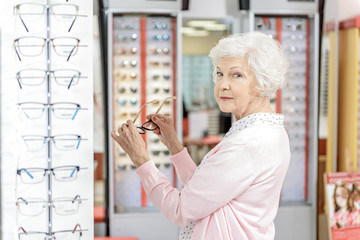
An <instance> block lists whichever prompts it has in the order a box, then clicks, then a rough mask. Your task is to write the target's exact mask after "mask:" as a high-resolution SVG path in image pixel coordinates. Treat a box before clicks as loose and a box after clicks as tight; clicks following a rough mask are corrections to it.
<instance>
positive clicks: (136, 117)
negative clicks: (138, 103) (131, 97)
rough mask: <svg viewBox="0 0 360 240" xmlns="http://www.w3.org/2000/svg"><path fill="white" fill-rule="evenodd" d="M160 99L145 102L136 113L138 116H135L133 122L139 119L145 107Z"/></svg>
mask: <svg viewBox="0 0 360 240" xmlns="http://www.w3.org/2000/svg"><path fill="white" fill-rule="evenodd" d="M158 101H159V100H152V101H150V102H147V103H145V104H144V105H143V106H142V107H141V108H140V110H139V112H138V113H137V114H136V116H135V118H134V120H133V123H135V122H136V120H137V119H138V117H139V116H140V113H141V111H142V110H143V108H144V107H145V106H146V105H147V104H150V103H156V102H158Z"/></svg>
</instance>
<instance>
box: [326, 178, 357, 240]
mask: <svg viewBox="0 0 360 240" xmlns="http://www.w3.org/2000/svg"><path fill="white" fill-rule="evenodd" d="M324 177H325V194H326V201H327V206H328V226H329V236H330V237H331V239H332V240H355V239H359V236H360V172H351V173H350V172H338V173H326V174H325V175H324Z"/></svg>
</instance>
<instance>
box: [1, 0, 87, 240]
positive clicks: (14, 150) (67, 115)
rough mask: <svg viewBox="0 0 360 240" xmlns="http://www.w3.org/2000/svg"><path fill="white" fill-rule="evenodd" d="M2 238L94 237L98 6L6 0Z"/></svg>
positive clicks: (53, 0) (54, 0)
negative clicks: (95, 31)
mask: <svg viewBox="0 0 360 240" xmlns="http://www.w3.org/2000/svg"><path fill="white" fill-rule="evenodd" d="M0 22H1V23H0V24H1V25H0V28H1V33H2V35H1V41H0V42H1V51H0V52H1V66H0V67H1V78H0V79H1V94H0V96H1V104H0V111H1V114H0V116H1V124H0V127H1V131H0V132H1V169H0V170H1V174H0V177H1V217H0V218H1V219H2V220H4V219H6V221H2V223H1V230H2V231H1V240H25V239H26V240H27V239H78V240H81V239H92V236H93V235H94V233H93V195H94V194H93V78H92V74H93V69H92V66H93V64H92V62H93V55H92V41H93V34H92V33H93V6H92V4H89V3H88V1H86V0H78V1H76V2H70V1H60V0H45V1H17V0H16V1H2V7H1V9H0Z"/></svg>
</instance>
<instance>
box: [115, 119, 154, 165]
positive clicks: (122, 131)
mask: <svg viewBox="0 0 360 240" xmlns="http://www.w3.org/2000/svg"><path fill="white" fill-rule="evenodd" d="M117 133H118V135H117V134H116V130H115V129H114V130H112V131H111V137H112V138H113V139H114V140H115V141H116V142H117V143H118V144H119V145H120V147H121V148H122V149H123V150H124V151H125V152H126V153H127V154H129V157H130V159H131V161H132V162H133V163H134V165H135V167H140V166H141V165H142V164H143V163H145V162H147V161H149V160H150V159H149V155H148V153H147V151H146V147H145V143H144V140H143V139H142V137H141V136H140V134H139V133H138V131H137V129H136V127H135V125H134V123H133V122H132V121H131V120H127V122H126V124H125V123H124V124H123V125H121V127H120V128H119V129H118V130H117Z"/></svg>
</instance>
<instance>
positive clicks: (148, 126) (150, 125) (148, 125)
mask: <svg viewBox="0 0 360 240" xmlns="http://www.w3.org/2000/svg"><path fill="white" fill-rule="evenodd" d="M171 99H176V97H175V96H172V97H167V98H165V99H164V100H163V101H162V103H161V104H160V106H159V108H158V109H157V110H156V112H155V115H156V114H158V113H159V112H160V110H161V108H162V107H163V106H164V104H165V103H168V102H169V100H171ZM159 102H160V101H159V100H156V99H155V100H152V101H149V102H147V103H145V104H144V105H143V106H142V107H141V108H140V110H139V112H138V113H137V114H136V116H135V118H134V120H133V122H134V123H135V122H136V120H137V119H138V117H139V116H140V113H141V111H142V110H143V108H144V107H145V106H146V105H148V104H158V103H159ZM137 128H138V132H139V133H140V134H145V133H146V131H155V130H156V129H158V128H159V126H158V125H156V124H155V123H154V122H153V121H152V120H151V119H150V120H148V121H146V122H145V123H143V124H142V125H141V126H140V127H137Z"/></svg>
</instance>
